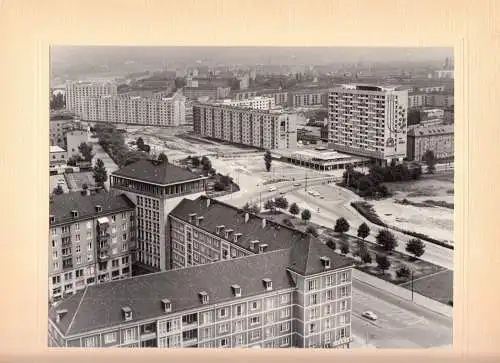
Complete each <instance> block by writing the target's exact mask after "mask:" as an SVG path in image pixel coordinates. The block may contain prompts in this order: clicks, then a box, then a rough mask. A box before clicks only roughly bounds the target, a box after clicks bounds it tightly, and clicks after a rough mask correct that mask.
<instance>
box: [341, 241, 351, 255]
mask: <svg viewBox="0 0 500 363" xmlns="http://www.w3.org/2000/svg"><path fill="white" fill-rule="evenodd" d="M340 252H342V253H343V254H344V255H347V254H348V253H349V245H348V244H347V243H342V245H341V246H340Z"/></svg>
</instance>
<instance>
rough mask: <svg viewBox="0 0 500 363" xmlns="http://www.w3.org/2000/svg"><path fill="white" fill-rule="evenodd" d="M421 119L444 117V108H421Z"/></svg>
mask: <svg viewBox="0 0 500 363" xmlns="http://www.w3.org/2000/svg"><path fill="white" fill-rule="evenodd" d="M420 114H421V115H422V120H432V119H436V118H443V117H444V110H443V109H440V108H432V109H427V110H421V111H420Z"/></svg>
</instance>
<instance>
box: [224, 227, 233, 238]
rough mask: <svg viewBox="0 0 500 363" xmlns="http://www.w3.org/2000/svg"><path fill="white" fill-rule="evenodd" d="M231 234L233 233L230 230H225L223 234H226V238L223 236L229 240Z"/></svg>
mask: <svg viewBox="0 0 500 363" xmlns="http://www.w3.org/2000/svg"><path fill="white" fill-rule="evenodd" d="M233 232H234V231H233V230H232V229H227V230H226V232H225V233H226V236H225V237H226V239H229V238H231V234H232V233H233Z"/></svg>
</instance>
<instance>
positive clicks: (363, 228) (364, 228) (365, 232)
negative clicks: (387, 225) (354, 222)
mask: <svg viewBox="0 0 500 363" xmlns="http://www.w3.org/2000/svg"><path fill="white" fill-rule="evenodd" d="M369 235H370V227H368V225H367V224H366V223H365V222H363V223H361V224H360V225H359V228H358V237H359V238H362V239H365V238H366V237H368V236H369Z"/></svg>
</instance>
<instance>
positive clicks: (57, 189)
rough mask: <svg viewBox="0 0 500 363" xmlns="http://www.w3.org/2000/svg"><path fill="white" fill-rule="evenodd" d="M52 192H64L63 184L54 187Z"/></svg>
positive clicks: (57, 193)
mask: <svg viewBox="0 0 500 363" xmlns="http://www.w3.org/2000/svg"><path fill="white" fill-rule="evenodd" d="M52 193H54V194H56V195H59V194H63V193H64V189H63V188H62V186H61V184H59V185H57V187H55V188H54V190H53V191H52Z"/></svg>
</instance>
